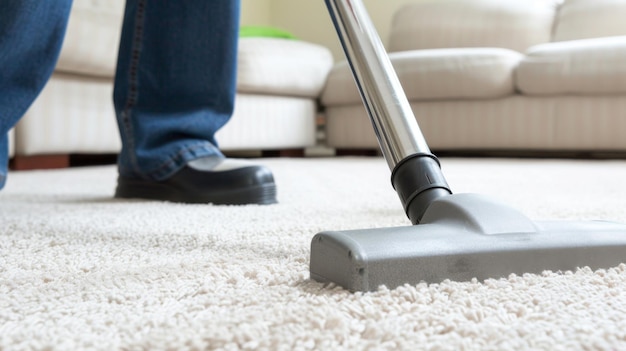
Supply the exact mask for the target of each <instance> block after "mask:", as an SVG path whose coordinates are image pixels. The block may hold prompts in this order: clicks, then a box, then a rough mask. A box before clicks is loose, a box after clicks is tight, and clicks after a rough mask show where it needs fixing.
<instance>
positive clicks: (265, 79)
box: [237, 38, 333, 98]
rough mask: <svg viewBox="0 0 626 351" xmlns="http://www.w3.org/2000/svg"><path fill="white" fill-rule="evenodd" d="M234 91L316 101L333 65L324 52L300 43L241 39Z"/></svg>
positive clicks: (328, 51)
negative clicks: (314, 99) (313, 99)
mask: <svg viewBox="0 0 626 351" xmlns="http://www.w3.org/2000/svg"><path fill="white" fill-rule="evenodd" d="M238 55H239V58H238V73H237V91H238V92H240V93H248V94H275V95H287V96H289V95H291V96H300V97H311V98H317V97H318V96H319V94H320V92H321V90H322V88H323V87H324V82H325V81H326V75H327V74H328V71H330V69H331V67H332V65H333V58H332V54H331V52H330V50H328V49H327V48H325V47H323V46H320V45H316V44H311V43H307V42H303V41H299V40H290V39H276V38H241V39H240V40H239V54H238Z"/></svg>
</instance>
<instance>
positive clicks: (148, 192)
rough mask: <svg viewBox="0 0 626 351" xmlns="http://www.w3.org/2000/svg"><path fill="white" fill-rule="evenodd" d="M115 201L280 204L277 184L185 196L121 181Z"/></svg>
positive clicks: (171, 189) (165, 188) (160, 187)
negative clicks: (118, 199) (277, 197)
mask: <svg viewBox="0 0 626 351" xmlns="http://www.w3.org/2000/svg"><path fill="white" fill-rule="evenodd" d="M115 197H116V198H124V199H147V200H159V201H169V202H180V203H190V204H200V203H202V204H208V203H212V204H215V205H248V204H258V205H270V204H275V203H277V202H278V201H277V200H276V185H275V184H273V183H272V184H263V185H259V186H254V187H246V188H242V189H236V190H227V191H220V192H211V194H202V193H189V192H183V191H180V190H179V189H176V188H174V187H172V186H169V185H167V184H160V183H152V182H150V183H148V182H145V181H141V180H129V179H124V180H118V184H117V188H116V189H115Z"/></svg>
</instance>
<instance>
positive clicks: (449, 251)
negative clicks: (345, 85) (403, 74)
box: [310, 0, 626, 291]
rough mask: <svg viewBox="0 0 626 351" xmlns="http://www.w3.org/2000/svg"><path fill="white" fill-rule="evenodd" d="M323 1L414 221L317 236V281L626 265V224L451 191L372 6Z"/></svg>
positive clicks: (349, 285)
mask: <svg viewBox="0 0 626 351" xmlns="http://www.w3.org/2000/svg"><path fill="white" fill-rule="evenodd" d="M325 2H326V5H327V7H328V10H329V13H330V16H331V18H332V20H333V22H334V25H335V28H336V30H337V33H338V35H339V39H340V41H341V44H342V46H343V49H344V51H345V54H346V56H347V58H348V62H349V64H350V67H351V69H352V73H353V75H354V78H355V81H356V84H357V86H358V89H359V91H360V94H361V97H362V99H363V103H364V105H365V107H366V109H367V112H368V114H369V117H370V119H371V122H372V125H373V127H374V131H375V133H376V137H377V139H378V142H379V144H380V148H381V151H382V154H383V156H384V158H385V160H386V161H387V164H388V165H389V168H390V169H391V183H392V185H393V187H394V189H395V190H396V192H397V193H398V196H399V197H400V201H401V203H402V205H403V207H404V209H405V212H406V214H407V216H408V218H409V219H410V221H411V223H412V224H413V225H411V226H405V227H391V228H376V229H362V230H349V231H327V232H322V233H318V234H317V235H315V236H314V237H313V239H312V242H311V257H310V274H311V278H312V279H314V280H316V281H319V282H332V283H335V284H337V285H340V286H342V287H344V288H346V289H348V290H350V291H373V290H376V289H378V288H379V287H380V286H381V285H384V286H386V287H387V288H389V289H392V288H395V287H398V286H401V285H405V284H410V285H414V284H417V283H420V282H427V283H436V282H441V281H443V280H446V279H449V280H453V281H469V280H472V279H474V278H476V279H478V280H480V281H483V280H485V279H488V278H500V277H506V276H508V275H510V274H512V273H515V274H524V273H541V272H542V271H544V270H551V271H568V270H575V269H577V268H579V267H590V268H592V269H598V268H609V267H614V266H617V265H619V264H620V263H622V262H626V225H624V224H619V223H613V222H604V221H590V222H577V221H545V222H534V221H532V220H530V219H529V218H527V217H526V216H525V215H524V214H522V213H520V212H518V211H517V210H516V209H514V208H511V207H509V206H507V205H505V204H502V203H499V202H497V201H495V200H493V199H490V198H487V197H485V196H481V195H477V194H453V193H452V191H451V190H450V187H449V186H448V184H447V182H446V180H445V178H444V175H443V173H442V171H441V167H440V163H439V160H438V159H437V157H435V156H434V155H433V154H432V153H431V151H430V150H429V148H428V145H427V144H426V141H425V139H424V136H423V135H422V132H421V131H420V128H419V126H418V124H417V121H416V118H415V116H414V115H413V112H412V110H411V107H410V105H409V102H408V100H407V98H406V95H405V94H404V91H403V90H402V86H401V85H400V81H399V79H398V77H397V75H396V73H395V71H394V69H393V66H392V64H391V61H390V60H389V57H388V56H387V53H386V51H385V49H384V46H383V44H382V42H381V40H380V37H379V36H378V34H377V32H376V30H375V28H374V25H373V24H372V22H371V19H370V18H369V15H368V13H367V11H366V8H365V6H364V5H363V3H362V2H361V0H325Z"/></svg>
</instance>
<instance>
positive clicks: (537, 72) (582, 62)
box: [516, 36, 626, 95]
mask: <svg viewBox="0 0 626 351" xmlns="http://www.w3.org/2000/svg"><path fill="white" fill-rule="evenodd" d="M516 84H517V86H518V88H519V90H520V91H522V92H523V93H525V94H538V95H549V94H623V93H626V36H619V37H606V38H596V39H582V40H570V41H564V42H556V43H547V44H541V45H537V46H534V47H532V48H530V49H529V51H528V54H527V56H526V57H525V58H524V60H523V61H522V62H521V63H520V65H519V68H518V69H517V75H516Z"/></svg>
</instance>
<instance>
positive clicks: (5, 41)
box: [0, 0, 72, 189]
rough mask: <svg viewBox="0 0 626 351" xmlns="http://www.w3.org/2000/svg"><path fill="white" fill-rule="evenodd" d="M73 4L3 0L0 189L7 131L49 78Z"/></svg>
mask: <svg viewBox="0 0 626 351" xmlns="http://www.w3.org/2000/svg"><path fill="white" fill-rule="evenodd" d="M71 6H72V1H71V0H54V1H41V0H4V1H2V2H0V67H2V68H1V69H2V75H1V76H0V189H1V188H2V187H3V186H4V184H5V181H6V174H7V166H8V155H7V153H8V147H7V145H8V144H7V143H8V136H7V133H8V131H9V129H11V128H12V127H13V126H14V125H15V123H17V121H18V120H19V119H20V118H21V117H22V115H24V113H25V112H26V110H27V109H28V107H29V106H30V105H31V104H32V102H33V101H34V100H35V98H36V97H37V95H38V94H39V93H40V92H41V90H42V89H43V87H44V85H45V84H46V82H47V81H48V79H49V78H50V75H51V74H52V71H53V70H54V66H55V64H56V61H57V59H58V56H59V53H60V51H61V44H62V42H63V37H64V35H65V29H66V27H67V20H68V17H69V12H70V8H71Z"/></svg>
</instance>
